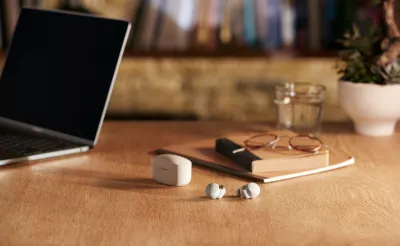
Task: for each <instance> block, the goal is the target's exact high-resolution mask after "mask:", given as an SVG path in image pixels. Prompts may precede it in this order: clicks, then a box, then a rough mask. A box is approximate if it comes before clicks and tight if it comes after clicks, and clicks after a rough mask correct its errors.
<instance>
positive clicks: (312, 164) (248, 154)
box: [153, 130, 355, 199]
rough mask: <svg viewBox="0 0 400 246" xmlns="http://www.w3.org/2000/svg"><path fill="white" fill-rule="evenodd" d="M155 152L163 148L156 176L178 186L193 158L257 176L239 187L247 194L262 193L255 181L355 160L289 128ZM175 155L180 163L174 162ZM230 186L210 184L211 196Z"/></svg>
mask: <svg viewBox="0 0 400 246" xmlns="http://www.w3.org/2000/svg"><path fill="white" fill-rule="evenodd" d="M156 153H158V154H159V155H156V156H154V157H153V178H154V179H155V180H156V181H160V180H161V183H164V184H168V185H171V184H172V185H175V186H178V184H182V178H181V177H182V175H184V176H185V175H186V176H187V177H191V173H190V172H189V171H188V170H189V169H182V168H181V166H183V163H188V162H187V161H190V162H191V163H193V164H194V165H198V166H201V167H206V168H209V169H212V170H215V171H219V172H224V173H227V174H230V175H233V176H237V177H240V178H244V179H247V180H249V181H252V182H251V183H249V184H247V185H244V186H243V187H241V188H239V189H238V190H237V191H236V194H237V195H238V196H241V197H243V198H246V199H248V198H255V197H257V196H258V195H259V186H258V185H257V184H256V183H270V182H275V181H282V180H287V179H292V178H296V177H302V176H306V175H311V174H317V173H322V172H326V171H331V170H335V169H338V168H342V167H346V166H349V165H352V164H354V163H355V160H354V157H352V156H349V155H347V154H345V153H343V152H341V151H340V150H337V149H331V148H329V147H328V146H327V145H326V144H324V143H323V142H322V141H321V140H320V139H319V138H317V137H315V136H312V135H298V134H296V133H294V132H292V131H287V130H285V131H281V130H280V131H278V130H277V131H271V132H267V133H262V134H250V135H247V136H244V135H233V136H225V137H221V138H217V139H208V140H204V141H199V142H193V143H185V144H177V145H170V146H167V147H164V148H161V149H158V150H157V151H156ZM181 158H184V159H181ZM173 160H175V161H176V162H175V165H173V164H171V161H173ZM175 166H176V167H175ZM186 166H189V164H186ZM190 166H191V165H190ZM183 170H185V171H183ZM182 172H186V173H185V174H183V173H182ZM163 175H165V176H163ZM163 180H168V181H167V182H165V181H163ZM183 180H185V181H187V180H189V178H184V179H183ZM184 183H185V184H188V183H189V182H184ZM225 192H226V191H225V188H224V186H223V185H219V184H215V183H212V184H209V185H208V186H207V187H206V189H205V193H206V195H207V197H210V198H212V199H217V198H222V197H223V195H224V194H225Z"/></svg>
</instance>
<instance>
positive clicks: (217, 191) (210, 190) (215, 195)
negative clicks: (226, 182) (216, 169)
mask: <svg viewBox="0 0 400 246" xmlns="http://www.w3.org/2000/svg"><path fill="white" fill-rule="evenodd" d="M205 193H206V196H207V197H209V198H211V199H220V198H222V197H223V196H224V195H225V193H226V189H225V187H224V186H223V185H219V184H216V183H211V184H208V185H207V186H206V190H205Z"/></svg>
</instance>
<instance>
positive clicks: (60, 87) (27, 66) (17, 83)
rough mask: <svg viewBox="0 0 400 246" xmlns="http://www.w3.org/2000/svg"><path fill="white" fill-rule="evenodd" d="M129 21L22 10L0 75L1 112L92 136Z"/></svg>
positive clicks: (54, 128) (40, 125)
mask: <svg viewBox="0 0 400 246" xmlns="http://www.w3.org/2000/svg"><path fill="white" fill-rule="evenodd" d="M128 25H129V23H128V22H125V21H122V20H109V19H103V18H97V17H88V16H83V15H76V14H72V15H70V14H65V13H61V12H52V11H40V10H34V9H23V10H22V11H21V14H20V17H19V20H18V23H17V26H16V29H15V32H14V37H13V40H12V43H11V46H10V48H9V51H8V56H7V59H6V62H5V64H4V68H3V72H2V76H1V80H0V116H1V117H4V118H8V119H12V120H17V121H21V122H24V123H28V124H31V125H35V126H39V127H43V128H47V129H50V130H54V131H58V132H62V133H66V134H69V135H73V136H77V137H81V138H84V139H87V140H91V141H94V140H95V137H96V133H97V130H98V128H99V127H100V123H101V118H102V114H103V109H104V107H105V106H106V101H107V96H108V94H109V91H110V89H111V84H112V80H113V76H114V72H115V70H116V67H117V63H118V59H119V56H120V52H121V49H122V47H123V43H124V39H125V35H126V32H127V29H128Z"/></svg>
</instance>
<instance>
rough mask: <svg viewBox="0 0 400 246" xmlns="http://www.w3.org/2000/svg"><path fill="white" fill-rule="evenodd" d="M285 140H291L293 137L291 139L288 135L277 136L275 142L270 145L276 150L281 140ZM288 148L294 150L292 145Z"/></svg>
mask: <svg viewBox="0 0 400 246" xmlns="http://www.w3.org/2000/svg"><path fill="white" fill-rule="evenodd" d="M283 138H289V139H291V138H292V137H290V136H288V135H283V136H277V138H276V139H274V140H272V141H271V143H269V144H268V145H271V144H272V149H275V148H276V145H277V144H278V142H279V140H281V139H283ZM287 148H288V149H289V150H292V149H293V148H292V146H291V145H290V144H288V145H287Z"/></svg>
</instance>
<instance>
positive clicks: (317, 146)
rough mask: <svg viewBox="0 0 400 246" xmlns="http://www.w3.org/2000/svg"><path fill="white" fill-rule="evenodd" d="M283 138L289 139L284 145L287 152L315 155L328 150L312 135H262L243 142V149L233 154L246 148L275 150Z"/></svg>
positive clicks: (238, 150)
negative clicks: (296, 151) (295, 151)
mask: <svg viewBox="0 0 400 246" xmlns="http://www.w3.org/2000/svg"><path fill="white" fill-rule="evenodd" d="M284 138H288V139H289V141H288V144H287V145H286V147H287V149H289V150H292V149H295V150H299V151H303V152H311V153H315V152H318V151H319V150H321V149H327V148H328V146H327V145H326V144H324V143H323V142H322V141H321V140H320V139H319V138H317V137H315V136H313V135H295V136H287V135H284V136H279V135H277V134H273V133H263V134H258V135H254V136H252V137H250V138H248V139H246V140H244V145H245V148H242V149H237V150H235V151H234V152H233V153H237V152H241V151H244V150H245V149H246V148H247V149H260V148H265V147H269V146H272V149H275V148H276V146H277V144H278V142H279V141H280V140H282V139H284Z"/></svg>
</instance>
